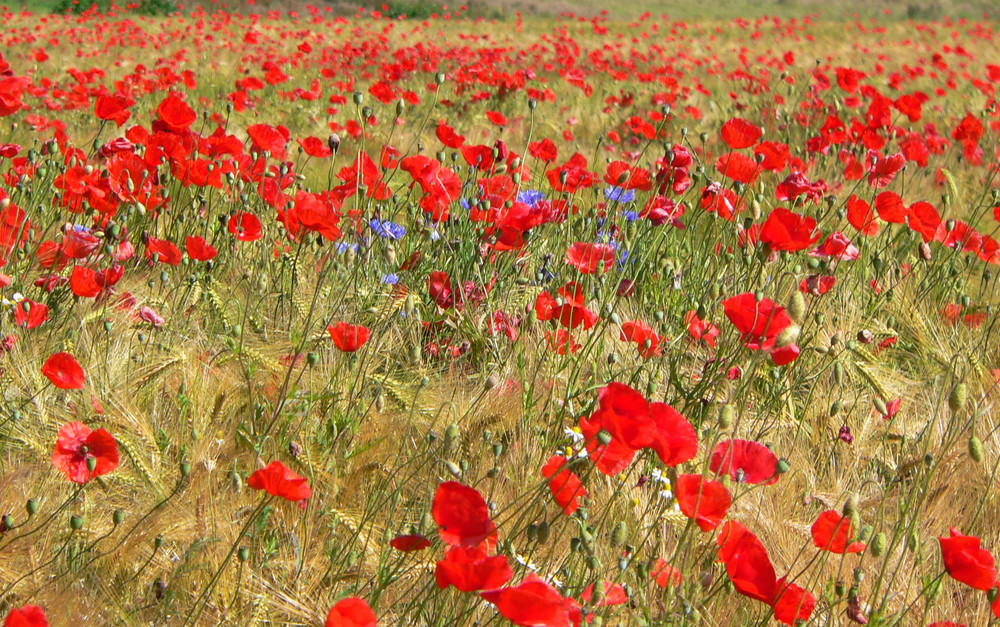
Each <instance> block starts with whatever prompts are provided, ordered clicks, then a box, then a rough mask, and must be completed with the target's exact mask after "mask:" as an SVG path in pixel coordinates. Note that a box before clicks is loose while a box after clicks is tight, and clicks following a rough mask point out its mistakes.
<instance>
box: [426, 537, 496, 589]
mask: <svg viewBox="0 0 1000 627" xmlns="http://www.w3.org/2000/svg"><path fill="white" fill-rule="evenodd" d="M484 545H485V543H484ZM484 545H480V546H455V547H452V548H450V549H448V551H447V552H445V554H444V559H443V560H441V561H439V562H438V563H437V568H436V569H435V570H434V578H435V579H436V580H437V585H438V588H441V589H442V590H443V589H445V588H447V587H448V586H455V587H456V588H458V589H459V590H461V591H462V592H475V591H477V590H495V589H497V588H499V587H500V586H502V585H504V584H505V583H507V582H508V581H510V578H511V577H513V576H514V571H513V570H511V568H510V564H509V563H508V562H507V558H506V557H504V556H503V555H494V556H492V557H491V556H490V555H489V554H488V553H487V552H486V551H485V550H484V549H483V546H484Z"/></svg>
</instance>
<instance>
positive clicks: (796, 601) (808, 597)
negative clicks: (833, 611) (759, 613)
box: [771, 578, 816, 625]
mask: <svg viewBox="0 0 1000 627" xmlns="http://www.w3.org/2000/svg"><path fill="white" fill-rule="evenodd" d="M776 588H777V592H775V596H774V599H773V600H772V602H771V607H772V608H773V609H774V618H775V619H776V620H777V621H778V622H780V623H783V624H785V625H796V624H799V623H798V622H799V621H808V620H809V617H810V616H812V613H813V610H814V609H815V608H816V599H815V598H814V597H813V595H812V594H810V593H809V592H808V591H806V590H804V589H803V588H801V587H800V586H797V585H795V584H794V583H786V582H785V579H784V578H781V579H779V580H778V582H777V584H776Z"/></svg>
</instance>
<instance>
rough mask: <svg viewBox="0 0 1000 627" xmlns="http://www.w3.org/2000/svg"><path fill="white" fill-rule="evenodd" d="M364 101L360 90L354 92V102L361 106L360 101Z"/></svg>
mask: <svg viewBox="0 0 1000 627" xmlns="http://www.w3.org/2000/svg"><path fill="white" fill-rule="evenodd" d="M364 101H365V95H364V94H363V93H361V92H360V91H356V92H354V104H356V105H358V106H359V107H360V106H361V103H362V102H364Z"/></svg>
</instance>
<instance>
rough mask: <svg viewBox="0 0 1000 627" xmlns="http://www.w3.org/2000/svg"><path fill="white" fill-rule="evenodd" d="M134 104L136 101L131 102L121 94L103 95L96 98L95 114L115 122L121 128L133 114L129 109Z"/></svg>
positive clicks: (101, 118)
mask: <svg viewBox="0 0 1000 627" xmlns="http://www.w3.org/2000/svg"><path fill="white" fill-rule="evenodd" d="M132 104H134V103H130V102H129V101H128V100H126V99H125V98H122V97H121V96H113V95H110V94H105V95H101V96H98V97H97V99H96V100H94V115H96V116H97V119H99V120H107V121H110V122H114V123H115V124H116V125H117V126H118V128H121V126H122V124H124V123H125V122H127V121H128V119H129V117H130V116H131V115H132V112H131V111H129V110H128V109H129V107H131V106H132Z"/></svg>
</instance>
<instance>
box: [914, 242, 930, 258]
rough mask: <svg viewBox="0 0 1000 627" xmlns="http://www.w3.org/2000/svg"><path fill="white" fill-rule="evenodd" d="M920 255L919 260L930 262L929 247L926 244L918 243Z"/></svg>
mask: <svg viewBox="0 0 1000 627" xmlns="http://www.w3.org/2000/svg"><path fill="white" fill-rule="evenodd" d="M917 250H918V251H919V253H920V258H921V259H923V260H924V261H930V260H931V246H930V244H928V243H927V242H920V246H918V247H917Z"/></svg>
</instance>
